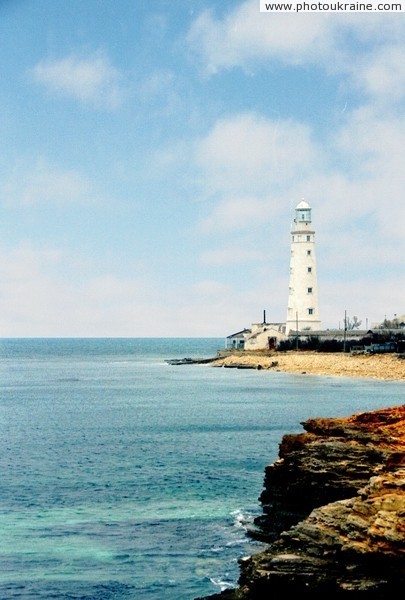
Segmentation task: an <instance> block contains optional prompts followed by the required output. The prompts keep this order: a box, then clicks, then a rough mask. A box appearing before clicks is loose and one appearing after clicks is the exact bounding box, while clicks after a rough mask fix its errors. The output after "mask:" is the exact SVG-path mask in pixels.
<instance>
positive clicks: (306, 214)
mask: <svg viewBox="0 0 405 600" xmlns="http://www.w3.org/2000/svg"><path fill="white" fill-rule="evenodd" d="M320 324H321V322H320V319H319V310H318V282H317V274H316V255H315V231H314V230H313V228H312V219H311V207H310V206H309V204H308V203H307V202H305V201H304V200H302V201H301V202H300V203H299V204H298V206H297V207H296V209H295V218H294V225H293V228H292V231H291V255H290V283H289V288H288V308H287V321H286V327H285V330H286V333H287V335H288V333H289V332H290V331H293V330H294V331H297V330H300V331H302V330H312V329H315V330H319V329H320Z"/></svg>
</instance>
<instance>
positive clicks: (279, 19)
mask: <svg viewBox="0 0 405 600" xmlns="http://www.w3.org/2000/svg"><path fill="white" fill-rule="evenodd" d="M332 17H334V15H332ZM187 39H188V43H189V45H190V47H191V48H192V49H193V50H194V51H195V52H197V53H198V54H200V55H201V56H202V59H203V61H204V63H205V70H206V71H207V72H208V73H216V72H217V71H218V70H220V69H224V68H225V69H226V68H231V67H235V66H241V67H249V65H251V64H253V63H254V62H257V61H258V60H259V61H260V60H263V59H268V58H272V57H273V58H278V59H280V60H282V61H283V62H286V63H290V64H301V63H303V62H304V61H306V60H308V59H313V60H316V59H317V58H319V56H325V55H326V54H329V51H330V48H331V46H332V44H333V19H332V18H331V17H330V15H327V14H314V13H311V14H302V15H299V16H298V18H297V15H296V14H288V13H279V14H276V13H272V14H271V15H270V14H261V13H260V12H259V10H258V2H257V1H256V0H248V1H247V2H243V3H242V4H241V5H239V6H237V7H236V8H235V9H234V10H233V11H231V12H229V13H228V14H227V15H226V16H225V18H224V19H223V20H219V19H216V18H215V17H214V16H213V14H212V12H210V11H205V12H203V13H202V14H200V15H199V16H198V17H197V19H196V20H195V21H194V23H193V25H192V27H191V29H190V31H189V33H188V38H187Z"/></svg>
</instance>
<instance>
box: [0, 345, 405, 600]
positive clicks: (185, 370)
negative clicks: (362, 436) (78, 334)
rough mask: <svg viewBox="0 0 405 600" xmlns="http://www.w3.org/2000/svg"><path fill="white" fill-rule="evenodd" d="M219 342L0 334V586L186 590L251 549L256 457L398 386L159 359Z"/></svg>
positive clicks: (21, 591)
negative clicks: (312, 421)
mask: <svg viewBox="0 0 405 600" xmlns="http://www.w3.org/2000/svg"><path fill="white" fill-rule="evenodd" d="M222 348H223V340H221V339H89V340H85V339H83V340H77V339H76V340H69V339H62V340H57V339H49V340H46V339H36V340H29V339H27V340H0V469H1V473H0V563H1V566H0V599H7V600H9V599H12V598H19V599H31V598H41V599H42V598H67V599H68V598H75V599H77V598H81V599H102V600H108V599H113V598H114V599H115V600H124V599H131V600H132V599H137V600H138V599H140V600H143V599H145V600H166V599H167V600H192V599H193V598H196V597H198V596H201V595H207V594H212V593H215V592H218V591H219V590H220V589H225V588H226V587H233V586H235V585H236V581H237V577H238V565H237V559H238V558H239V557H240V556H243V555H246V554H251V553H252V552H255V551H257V550H258V549H260V546H258V545H256V544H254V543H252V542H251V541H250V540H249V539H248V538H247V537H246V535H245V526H246V523H247V522H249V520H251V519H252V518H253V517H254V516H256V515H257V514H259V513H260V506H259V503H258V496H259V494H260V492H261V489H262V482H263V475H264V468H265V466H266V464H268V463H270V462H272V461H274V460H275V459H276V458H277V453H278V444H279V442H280V441H281V437H282V435H283V434H284V433H293V432H299V431H302V428H301V426H300V422H301V421H304V420H305V419H308V418H310V417H316V416H344V415H350V414H353V413H354V412H360V411H364V410H373V409H377V408H382V407H385V406H394V405H398V404H402V403H403V392H404V384H403V383H399V382H398V383H396V382H378V381H374V380H360V379H349V378H348V379H345V378H332V377H313V376H308V375H288V374H284V373H275V372H272V371H256V370H252V371H250V370H237V369H221V368H214V367H212V366H209V365H184V366H170V365H168V364H167V363H166V362H165V359H169V358H182V357H207V356H214V355H215V354H216V351H217V350H218V349H222Z"/></svg>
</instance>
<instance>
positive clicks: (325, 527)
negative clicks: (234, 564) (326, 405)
mask: <svg viewBox="0 0 405 600" xmlns="http://www.w3.org/2000/svg"><path fill="white" fill-rule="evenodd" d="M302 425H303V428H304V430H305V433H302V434H298V435H285V436H284V437H283V439H282V441H281V444H280V451H279V459H278V460H277V461H276V462H274V463H273V464H272V465H269V466H268V467H266V470H265V479H264V489H263V492H262V494H261V496H260V501H261V503H262V506H263V515H262V516H260V517H258V518H257V519H256V521H255V524H254V527H253V528H252V530H251V531H250V535H251V536H252V537H254V538H257V539H260V540H261V541H264V542H266V543H268V544H269V545H268V547H267V548H266V550H265V551H264V552H261V553H259V554H255V555H252V556H250V557H247V558H242V559H240V560H239V565H240V578H239V582H238V588H237V589H235V590H226V591H225V592H222V593H220V594H215V595H213V596H209V598H210V600H214V599H218V600H219V599H221V600H225V599H226V600H243V599H259V598H266V599H267V598H268V599H277V600H278V599H281V598H283V599H284V598H285V597H286V596H288V595H289V594H292V593H296V594H299V597H300V598H303V597H304V598H314V597H315V598H316V597H318V596H319V597H321V596H322V597H326V595H329V598H346V597H350V598H370V599H371V598H373V599H374V598H376V599H377V598H378V599H383V598H384V599H386V598H388V597H389V595H391V594H392V595H394V594H395V595H397V593H398V590H400V589H404V588H403V585H404V583H405V564H404V563H405V561H404V558H405V405H403V406H398V407H393V408H389V409H383V410H377V411H373V412H367V413H360V414H355V415H353V416H351V417H348V418H342V419H340V418H337V419H309V420H308V421H305V422H304V423H302ZM200 600H203V599H200Z"/></svg>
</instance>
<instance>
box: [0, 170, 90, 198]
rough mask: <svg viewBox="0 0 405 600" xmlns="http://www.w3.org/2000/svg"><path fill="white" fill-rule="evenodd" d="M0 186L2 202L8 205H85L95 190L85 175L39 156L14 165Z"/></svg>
mask: <svg viewBox="0 0 405 600" xmlns="http://www.w3.org/2000/svg"><path fill="white" fill-rule="evenodd" d="M0 189H1V196H2V198H3V202H4V203H5V204H7V205H9V206H11V205H16V204H17V205H18V204H21V205H24V206H38V205H44V204H50V205H64V204H72V203H82V204H86V203H90V202H93V201H94V197H95V190H94V189H93V186H92V184H91V182H90V181H89V180H88V179H87V178H86V177H85V176H83V175H82V174H80V173H78V172H77V171H74V170H63V169H60V168H58V167H56V166H54V165H50V164H49V163H48V162H47V161H45V160H43V159H40V160H38V161H37V162H36V164H34V165H32V166H30V167H27V166H26V165H19V166H17V167H16V168H15V171H14V173H11V174H10V175H9V176H8V178H7V179H6V180H5V181H4V183H3V184H2V185H1V186H0Z"/></svg>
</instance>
